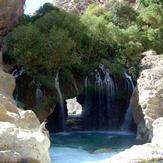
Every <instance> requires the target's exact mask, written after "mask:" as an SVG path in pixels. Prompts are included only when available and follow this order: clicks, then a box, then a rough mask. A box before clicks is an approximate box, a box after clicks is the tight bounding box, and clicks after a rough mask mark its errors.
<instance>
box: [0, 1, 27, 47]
mask: <svg viewBox="0 0 163 163" xmlns="http://www.w3.org/2000/svg"><path fill="white" fill-rule="evenodd" d="M24 4H25V0H0V44H1V41H2V38H3V37H4V35H6V33H7V32H8V30H9V29H10V28H11V27H13V26H15V25H16V24H17V23H18V20H19V16H21V15H22V14H23V12H24Z"/></svg>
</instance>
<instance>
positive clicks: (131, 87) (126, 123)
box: [121, 71, 135, 131]
mask: <svg viewBox="0 0 163 163" xmlns="http://www.w3.org/2000/svg"><path fill="white" fill-rule="evenodd" d="M124 76H125V78H126V81H127V85H128V89H129V91H130V92H133V90H134V87H135V86H134V83H133V80H132V78H131V76H130V75H128V74H127V72H126V71H125V72H124ZM132 118H133V117H132V108H131V103H129V107H128V109H127V111H126V114H125V118H124V122H123V124H122V127H121V130H122V131H128V130H129V128H130V126H131V123H132Z"/></svg>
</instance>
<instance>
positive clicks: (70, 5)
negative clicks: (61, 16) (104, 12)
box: [53, 0, 106, 13]
mask: <svg viewBox="0 0 163 163" xmlns="http://www.w3.org/2000/svg"><path fill="white" fill-rule="evenodd" d="M105 1H106V0H82V1H81V0H53V3H54V5H55V6H58V7H61V8H63V9H65V10H67V11H71V10H75V11H78V12H79V13H83V11H84V10H85V9H86V7H87V6H88V5H90V4H93V3H97V4H104V3H105Z"/></svg>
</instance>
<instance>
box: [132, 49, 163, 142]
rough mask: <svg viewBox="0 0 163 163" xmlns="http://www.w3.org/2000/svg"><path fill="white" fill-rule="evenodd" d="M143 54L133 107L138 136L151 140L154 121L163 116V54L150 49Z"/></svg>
mask: <svg viewBox="0 0 163 163" xmlns="http://www.w3.org/2000/svg"><path fill="white" fill-rule="evenodd" d="M143 56H144V58H143V59H142V61H141V64H140V77H139V79H138V81H137V89H136V90H135V92H134V94H133V98H132V104H133V106H132V108H133V113H134V118H135V122H136V123H137V125H138V137H139V138H140V139H144V141H150V140H151V139H152V136H153V135H152V132H153V131H152V123H153V122H154V120H156V119H158V118H159V117H163V84H162V83H163V55H157V54H156V53H155V52H154V51H151V50H150V51H147V52H145V53H143ZM134 101H135V102H134ZM136 101H137V102H136ZM143 123H144V126H143ZM143 130H144V131H145V132H144V131H143ZM142 132H143V133H144V134H142ZM141 135H145V137H143V136H141Z"/></svg>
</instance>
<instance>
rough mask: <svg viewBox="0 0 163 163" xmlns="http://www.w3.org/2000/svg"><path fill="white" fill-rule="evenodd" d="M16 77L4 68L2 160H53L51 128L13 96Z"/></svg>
mask: <svg viewBox="0 0 163 163" xmlns="http://www.w3.org/2000/svg"><path fill="white" fill-rule="evenodd" d="M14 87H15V79H14V78H13V77H12V76H11V75H10V74H7V73H5V72H4V71H3V70H2V69H1V68H0V162H5V163H7V162H8V163H12V162H13V163H16V162H29V163H32V162H33V163H39V162H40V163H50V157H49V152H48V149H49V147H50V141H49V137H48V132H42V131H43V130H41V129H40V122H39V120H38V119H37V117H36V115H35V114H34V112H33V111H31V110H28V111H25V110H22V109H20V108H18V107H17V106H16V104H15V102H14V100H13V99H12V92H13V90H14Z"/></svg>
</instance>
